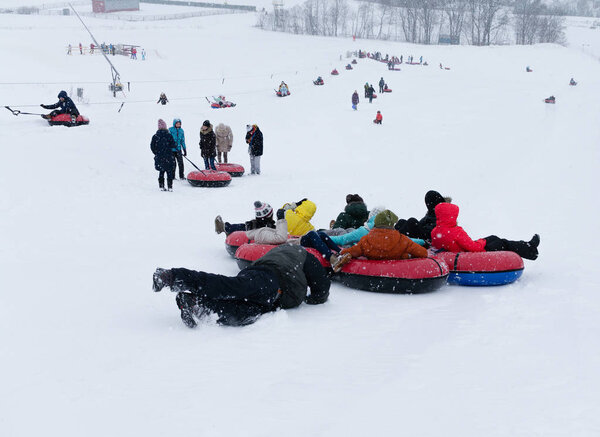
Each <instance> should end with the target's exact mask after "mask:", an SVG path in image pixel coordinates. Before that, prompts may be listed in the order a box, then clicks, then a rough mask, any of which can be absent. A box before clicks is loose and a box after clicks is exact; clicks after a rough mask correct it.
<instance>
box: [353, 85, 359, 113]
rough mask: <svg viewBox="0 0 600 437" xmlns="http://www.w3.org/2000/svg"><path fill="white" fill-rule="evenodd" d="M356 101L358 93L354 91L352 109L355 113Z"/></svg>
mask: <svg viewBox="0 0 600 437" xmlns="http://www.w3.org/2000/svg"><path fill="white" fill-rule="evenodd" d="M358 101H359V100H358V92H357V91H356V90H354V93H353V94H352V109H354V110H355V111H356V110H357V109H358Z"/></svg>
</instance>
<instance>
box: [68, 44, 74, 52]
mask: <svg viewBox="0 0 600 437" xmlns="http://www.w3.org/2000/svg"><path fill="white" fill-rule="evenodd" d="M72 50H73V47H72V46H71V44H69V47H67V55H70V54H71V51H72Z"/></svg>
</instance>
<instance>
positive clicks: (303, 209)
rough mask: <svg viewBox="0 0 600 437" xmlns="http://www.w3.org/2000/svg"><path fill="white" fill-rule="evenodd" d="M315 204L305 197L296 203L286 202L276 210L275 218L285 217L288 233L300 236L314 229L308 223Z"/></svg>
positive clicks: (313, 213)
mask: <svg viewBox="0 0 600 437" xmlns="http://www.w3.org/2000/svg"><path fill="white" fill-rule="evenodd" d="M316 211H317V205H315V203H314V202H311V201H310V200H307V199H302V200H301V201H300V202H296V203H286V204H285V205H283V207H282V208H281V209H279V210H277V219H279V220H281V219H286V221H287V224H288V233H289V234H290V235H294V236H297V237H301V236H303V235H304V234H306V233H307V232H310V231H314V229H315V227H314V226H313V225H311V224H310V219H311V218H312V217H313V215H315V212H316Z"/></svg>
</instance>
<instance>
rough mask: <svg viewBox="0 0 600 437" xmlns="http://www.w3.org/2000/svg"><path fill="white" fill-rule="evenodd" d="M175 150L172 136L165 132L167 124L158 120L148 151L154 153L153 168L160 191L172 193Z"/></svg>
mask: <svg viewBox="0 0 600 437" xmlns="http://www.w3.org/2000/svg"><path fill="white" fill-rule="evenodd" d="M174 148H176V144H175V140H174V139H173V136H172V135H171V134H170V133H169V131H168V130H167V123H165V121H164V120H163V119H159V120H158V130H157V131H156V133H155V134H154V136H153V137H152V141H151V142H150V150H152V153H154V168H155V169H156V170H157V171H158V172H159V173H158V186H159V188H160V189H161V190H162V191H167V190H168V191H173V179H175V158H174V157H173V149H174ZM165 173H166V174H167V188H165Z"/></svg>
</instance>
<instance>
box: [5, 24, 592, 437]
mask: <svg viewBox="0 0 600 437" xmlns="http://www.w3.org/2000/svg"><path fill="white" fill-rule="evenodd" d="M254 23H255V17H254V16H253V15H234V16H222V17H221V16H219V17H210V18H197V19H188V20H181V21H165V22H152V23H140V24H136V23H125V22H110V21H107V20H93V19H89V20H88V25H89V26H90V28H91V29H92V31H93V32H94V33H95V34H96V36H97V37H98V38H99V40H101V41H105V42H107V43H109V42H113V43H129V44H139V45H141V46H143V47H144V48H145V49H146V51H147V52H148V59H147V60H146V61H143V62H142V61H141V60H139V61H131V60H128V59H125V58H121V57H114V58H111V60H113V61H114V62H115V65H116V67H117V69H118V70H119V72H120V73H121V77H122V79H123V81H124V83H126V82H130V85H131V91H130V92H128V93H127V97H126V98H122V97H119V98H117V99H113V97H112V96H111V94H110V93H109V92H108V89H107V85H108V83H109V81H110V74H109V69H108V66H107V65H106V62H105V60H104V59H102V58H101V57H100V56H96V55H95V56H89V55H85V56H80V55H79V54H74V55H72V56H67V55H66V54H65V53H66V50H65V47H66V46H67V44H69V43H72V44H73V45H75V44H78V43H79V42H80V41H81V42H83V43H84V44H89V42H90V40H89V37H88V36H87V34H86V32H85V30H84V29H82V27H81V25H80V24H79V23H78V22H77V20H76V19H75V18H74V17H60V16H56V17H39V16H30V17H26V16H9V15H0V59H2V60H3V68H2V69H0V103H1V104H2V105H11V106H14V107H16V108H20V109H23V110H29V111H30V112H38V111H39V110H40V109H41V108H39V107H37V108H36V107H35V106H32V107H26V106H22V105H38V104H39V103H52V102H54V101H55V100H56V94H57V93H58V91H60V90H61V89H66V90H67V91H69V92H71V90H73V93H74V92H75V90H76V88H78V87H83V88H84V95H85V96H86V98H87V99H89V104H80V105H79V109H80V111H81V112H82V113H84V114H85V115H87V116H88V117H90V119H91V123H90V125H89V126H87V127H79V128H71V129H68V128H62V127H48V126H47V124H46V123H45V122H44V121H43V120H41V119H40V118H38V117H33V116H19V117H14V116H12V115H11V114H10V113H9V112H8V111H4V113H0V132H1V134H0V135H1V136H0V138H1V144H2V149H3V161H2V162H3V164H4V165H3V171H2V172H0V191H1V194H2V195H1V196H0V217H1V220H0V266H1V268H0V272H1V273H2V274H1V275H0V276H1V278H2V279H1V281H2V287H1V291H0V357H1V359H0V363H1V367H0V387H2V390H1V394H0V435H3V436H32V435H40V434H44V435H47V436H54V435H56V436H58V435H60V436H81V435H86V436H107V435H112V436H130V435H139V436H159V435H165V436H173V435H182V434H191V435H202V436H232V435H237V436H270V435H275V434H281V435H286V436H296V435H297V436H307V435H311V436H342V435H352V436H359V435H360V436H364V435H399V434H409V435H415V436H439V435H445V436H451V435H452V436H454V435H457V436H458V435H460V436H466V435H486V436H532V435H543V436H567V435H568V436H591V435H594V434H596V433H597V432H598V430H599V429H600V421H599V419H598V415H597V414H596V411H597V409H598V406H599V405H598V397H597V393H598V392H599V391H600V387H599V385H600V384H599V382H600V377H599V376H598V372H597V369H598V367H599V365H600V355H599V354H598V346H599V344H598V338H599V334H600V332H599V326H600V324H599V321H598V311H599V310H600V298H599V297H598V290H599V289H600V280H599V279H598V267H597V258H598V254H599V253H598V252H599V251H598V247H599V243H600V241H599V237H598V233H597V232H596V230H595V225H596V222H597V220H596V218H597V217H598V212H599V208H598V205H597V202H596V197H597V196H596V188H597V185H598V182H599V178H598V169H599V164H600V162H599V152H598V150H599V149H598V144H599V143H600V131H599V130H598V127H597V122H598V117H599V115H600V103H599V101H598V98H597V96H598V93H599V91H600V82H599V79H598V78H599V77H600V76H599V73H600V68H599V65H598V63H597V62H596V61H595V60H594V59H593V58H591V57H589V56H587V55H586V54H585V53H582V52H581V50H575V49H567V48H564V47H559V46H553V45H542V46H534V47H487V48H481V47H434V46H431V47H422V46H414V45H408V44H400V43H388V42H381V41H356V42H352V40H349V39H326V38H316V37H308V36H292V35H287V34H278V33H268V32H263V31H260V30H258V29H256V28H253V27H252V25H253V24H254ZM591 43H592V42H590V44H591ZM359 48H361V49H365V50H369V51H373V50H379V51H381V52H383V53H386V52H387V53H390V54H396V55H400V54H403V55H404V56H405V57H406V56H407V55H410V54H412V55H414V56H421V55H423V56H424V58H425V59H426V60H427V61H428V62H429V64H430V65H429V67H420V66H403V67H402V71H400V72H388V71H387V70H386V68H385V65H384V64H379V63H376V62H373V61H370V60H360V61H359V64H358V65H357V66H356V69H355V70H354V71H350V72H347V71H345V70H343V65H345V63H347V62H348V60H347V59H346V58H345V57H344V59H343V60H340V56H345V53H346V52H347V51H348V50H356V49H359ZM440 62H441V63H443V64H444V65H447V66H449V67H451V70H440V69H439V68H438V67H437V66H438V64H439V63H440ZM526 65H530V66H531V67H532V68H533V69H534V72H533V73H529V74H528V73H525V66H526ZM334 67H337V68H338V69H339V70H340V72H341V74H340V76H339V77H331V76H329V71H330V70H331V69H332V68H334ZM317 75H322V76H323V77H324V79H325V82H326V84H325V86H324V87H314V86H313V85H312V83H311V80H312V79H314V78H315V77H316V76H317ZM382 76H383V77H384V78H385V80H386V81H387V83H388V84H389V85H390V87H391V88H392V89H393V93H392V94H390V95H385V96H382V97H380V98H378V99H376V100H375V101H374V102H373V103H372V104H369V103H368V102H364V101H361V103H360V105H359V110H358V111H357V112H354V111H352V110H351V108H350V97H351V94H352V92H353V91H354V90H355V89H357V90H359V91H360V89H361V87H362V85H363V84H364V83H365V82H366V81H368V82H370V83H371V82H373V83H376V82H377V81H378V80H379V78H380V77H382ZM570 77H574V78H575V79H576V80H578V81H579V85H578V86H577V87H569V86H568V81H569V78H570ZM281 80H285V81H286V82H287V83H288V84H289V86H290V88H291V91H292V95H291V96H290V97H288V98H285V99H279V98H276V97H275V95H274V92H273V88H275V87H276V86H277V84H278V83H279V82H280V81H281ZM162 91H164V92H166V94H167V96H168V97H169V100H170V103H169V104H168V105H166V106H161V105H156V104H155V101H156V100H157V99H158V95H159V93H160V92H162ZM217 94H225V95H226V96H227V98H228V99H230V100H233V101H235V102H236V103H237V104H238V106H237V107H236V108H233V109H228V110H212V109H210V107H209V105H208V104H207V102H206V100H205V98H204V96H211V95H217ZM550 94H553V95H555V96H556V99H557V104H556V105H553V106H550V105H545V104H544V103H543V102H542V100H543V98H544V97H547V96H548V95H550ZM121 102H126V103H125V105H124V106H123V108H122V110H121V111H120V112H118V110H119V107H120V106H121ZM376 110H381V111H382V113H383V116H384V122H383V125H382V126H375V125H373V124H372V123H371V120H372V119H373V118H374V116H375V112H376ZM159 117H160V118H164V119H165V120H166V121H167V123H168V124H169V125H170V123H171V121H172V119H173V118H175V117H179V118H181V119H182V120H183V128H184V129H185V131H186V136H187V143H188V148H189V154H188V156H189V157H190V158H191V159H192V160H193V161H195V162H196V163H198V164H199V163H200V161H201V159H200V153H199V150H198V147H197V141H198V130H199V128H200V125H201V124H202V121H203V120H205V119H210V121H211V122H212V123H213V124H216V123H219V122H224V123H227V124H230V125H231V127H232V129H233V131H234V136H235V138H234V145H233V150H232V153H231V160H232V161H235V162H239V163H241V164H243V165H246V166H247V165H248V157H247V154H246V147H245V144H244V142H243V140H242V138H243V135H244V133H245V129H244V127H245V125H246V124H248V123H257V124H258V125H259V126H260V127H261V129H262V130H263V132H264V135H265V156H264V157H263V161H262V168H263V173H262V175H260V176H244V177H242V178H241V179H235V180H234V181H233V182H232V184H231V186H230V187H228V188H226V189H212V190H211V189H198V188H192V187H191V186H189V185H188V184H187V183H179V184H176V186H175V189H174V192H173V193H163V192H159V191H158V187H157V181H156V177H157V174H156V172H155V170H154V168H153V159H152V154H151V153H150V150H149V142H150V138H151V136H152V134H153V133H154V132H155V130H156V123H157V119H158V118H159ZM429 189H437V190H439V191H440V192H442V193H443V194H447V195H451V196H452V197H453V198H454V201H455V202H456V203H457V204H458V205H460V206H461V217H460V222H461V224H462V226H463V227H465V229H467V230H468V232H469V233H470V234H471V235H472V236H473V237H480V236H486V235H489V234H492V233H495V234H498V235H501V236H504V237H507V238H514V239H520V238H526V239H529V238H530V237H531V235H532V234H533V233H534V232H537V233H539V234H540V235H541V240H542V242H541V245H540V253H541V255H540V257H539V259H538V260H537V261H535V262H526V267H525V273H524V275H523V277H522V279H521V280H519V281H518V282H517V283H515V284H513V285H511V286H506V287H500V288H481V289H479V288H478V289H473V288H461V287H455V286H447V287H444V288H443V289H441V290H439V291H437V292H435V293H432V294H428V295H422V296H421V295H419V296H393V295H378V294H373V293H366V292H361V291H357V290H352V289H349V288H346V287H344V286H341V285H339V284H334V285H333V286H332V289H331V298H330V301H329V302H328V303H327V304H325V305H322V306H318V307H301V308H300V309H297V310H292V311H279V312H277V313H275V314H272V315H266V316H264V317H263V318H262V319H261V320H260V321H259V322H257V323H256V324H255V325H252V326H249V327H246V328H240V329H233V328H222V327H218V326H215V325H214V324H210V323H207V324H204V325H201V326H200V327H199V328H198V329H196V330H189V329H187V328H185V327H184V326H183V325H182V324H181V321H180V319H179V314H178V311H177V308H176V306H175V302H174V295H173V294H169V293H168V292H162V293H160V294H155V293H152V291H151V288H150V285H151V275H152V272H153V271H154V269H155V268H156V267H158V266H161V267H176V266H184V267H188V268H195V269H205V270H208V271H212V272H218V273H223V274H230V275H234V274H236V273H237V271H238V269H237V267H236V265H235V263H234V261H233V260H232V259H231V258H230V257H229V256H228V255H227V254H226V252H225V250H224V245H223V237H222V236H217V235H216V234H215V233H214V230H213V219H214V216H215V215H217V214H221V215H222V216H223V217H224V218H225V219H226V220H230V221H238V220H247V219H249V218H251V217H252V213H253V211H252V202H253V201H254V200H264V201H267V202H269V203H271V204H272V205H274V206H276V207H277V206H280V205H281V204H283V203H284V202H287V201H294V200H298V199H300V198H302V197H308V198H310V199H311V200H313V201H315V202H316V204H317V205H318V210H317V213H316V215H315V218H314V220H313V222H314V223H315V224H316V225H317V226H321V227H323V226H326V225H327V224H328V223H329V220H330V219H332V218H334V217H335V216H336V215H337V213H338V212H339V211H341V210H342V208H343V206H344V198H345V195H346V194H347V193H359V194H361V195H362V196H363V198H365V200H366V202H367V204H368V205H370V206H376V205H385V206H387V207H389V208H390V209H392V210H393V211H394V212H396V214H398V215H399V216H401V217H409V216H417V217H420V216H421V215H422V214H424V212H425V207H424V204H423V196H424V193H425V192H426V191H427V190H429Z"/></svg>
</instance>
